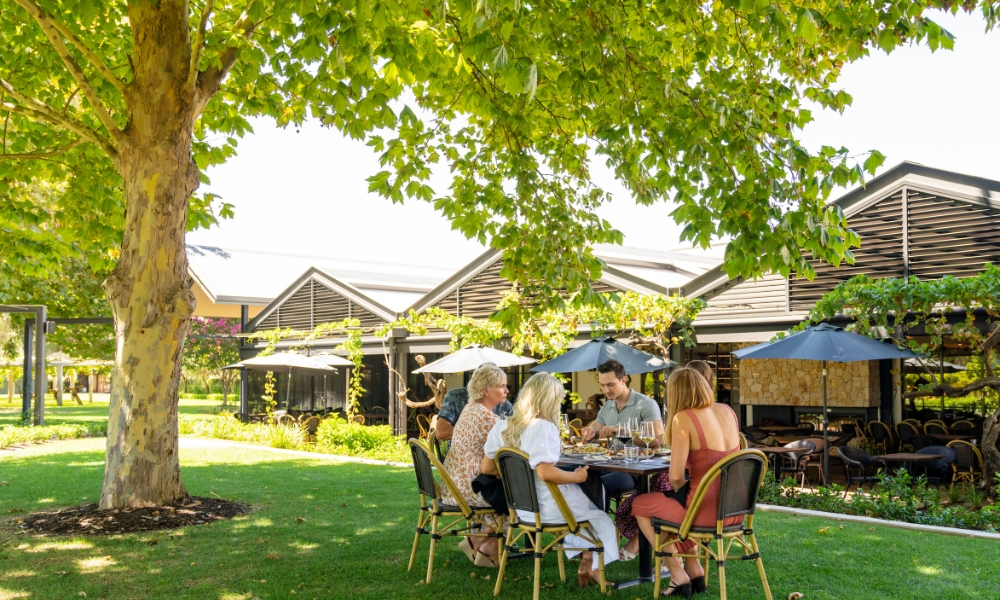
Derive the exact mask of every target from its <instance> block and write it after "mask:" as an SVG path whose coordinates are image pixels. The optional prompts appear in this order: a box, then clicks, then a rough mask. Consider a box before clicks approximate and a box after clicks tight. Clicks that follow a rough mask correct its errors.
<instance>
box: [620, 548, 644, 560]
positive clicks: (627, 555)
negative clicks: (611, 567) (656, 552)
mask: <svg viewBox="0 0 1000 600" xmlns="http://www.w3.org/2000/svg"><path fill="white" fill-rule="evenodd" d="M636 556H639V553H638V552H636V553H632V552H629V551H628V550H626V549H625V548H624V547H621V548H619V549H618V560H619V561H621V562H628V561H630V560H635V557H636Z"/></svg>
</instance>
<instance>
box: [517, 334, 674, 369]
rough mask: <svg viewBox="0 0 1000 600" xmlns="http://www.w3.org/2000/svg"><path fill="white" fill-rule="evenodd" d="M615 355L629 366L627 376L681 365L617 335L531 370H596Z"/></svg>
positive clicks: (589, 344) (587, 345)
mask: <svg viewBox="0 0 1000 600" xmlns="http://www.w3.org/2000/svg"><path fill="white" fill-rule="evenodd" d="M612 358H613V359H615V360H617V361H618V362H620V363H621V364H623V365H625V374H626V375H634V374H636V373H649V372H650V371H659V370H660V369H666V368H667V367H672V366H674V365H676V364H677V363H675V362H674V361H672V360H668V359H662V358H660V357H659V356H654V355H652V354H650V353H648V352H643V351H642V350H638V349H636V348H633V347H632V346H629V345H628V344H623V343H621V342H619V341H618V340H616V339H614V338H598V339H594V340H590V341H589V342H587V343H586V344H584V345H582V346H580V347H578V348H573V349H572V350H570V351H569V352H567V353H566V354H563V355H562V356H557V357H556V358H553V359H552V360H548V361H545V362H543V363H542V364H540V365H538V366H536V367H534V368H533V369H531V370H532V371H541V372H544V373H575V372H577V371H592V370H594V369H596V368H597V367H598V366H600V365H602V364H604V363H606V362H607V361H608V360H610V359H612Z"/></svg>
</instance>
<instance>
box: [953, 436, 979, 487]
mask: <svg viewBox="0 0 1000 600" xmlns="http://www.w3.org/2000/svg"><path fill="white" fill-rule="evenodd" d="M948 447H949V448H951V449H952V450H954V451H955V462H953V463H951V485H950V486H949V489H951V488H954V487H955V484H956V483H959V484H962V485H965V484H966V483H967V484H969V485H971V486H973V487H975V485H976V484H977V483H979V482H980V481H982V480H983V455H982V453H981V452H980V451H979V448H976V446H975V445H973V444H970V443H969V442H966V441H964V440H953V441H951V442H948Z"/></svg>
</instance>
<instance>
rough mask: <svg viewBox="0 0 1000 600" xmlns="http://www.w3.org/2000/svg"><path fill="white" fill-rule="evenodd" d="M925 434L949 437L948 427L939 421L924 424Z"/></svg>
mask: <svg viewBox="0 0 1000 600" xmlns="http://www.w3.org/2000/svg"><path fill="white" fill-rule="evenodd" d="M924 433H925V434H927V435H934V434H940V435H947V434H948V426H947V425H945V424H944V423H943V422H941V421H938V420H934V421H927V422H926V423H924Z"/></svg>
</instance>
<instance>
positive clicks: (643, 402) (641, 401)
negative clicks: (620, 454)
mask: <svg viewBox="0 0 1000 600" xmlns="http://www.w3.org/2000/svg"><path fill="white" fill-rule="evenodd" d="M633 418H637V419H639V422H640V423H641V422H643V421H662V420H663V416H662V415H661V414H660V407H659V405H657V404H656V400H653V399H652V398H650V397H649V396H647V395H645V394H641V393H639V392H637V391H635V390H632V391H630V392H629V395H628V402H627V403H626V404H625V408H623V409H622V411H621V412H618V403H617V402H615V401H614V400H608V401H606V402H605V403H604V406H602V407H601V410H600V411H599V412H598V413H597V422H598V423H600V424H601V426H602V427H607V426H609V425H610V426H612V427H613V426H616V425H618V423H619V422H620V421H621V420H624V419H633Z"/></svg>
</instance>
